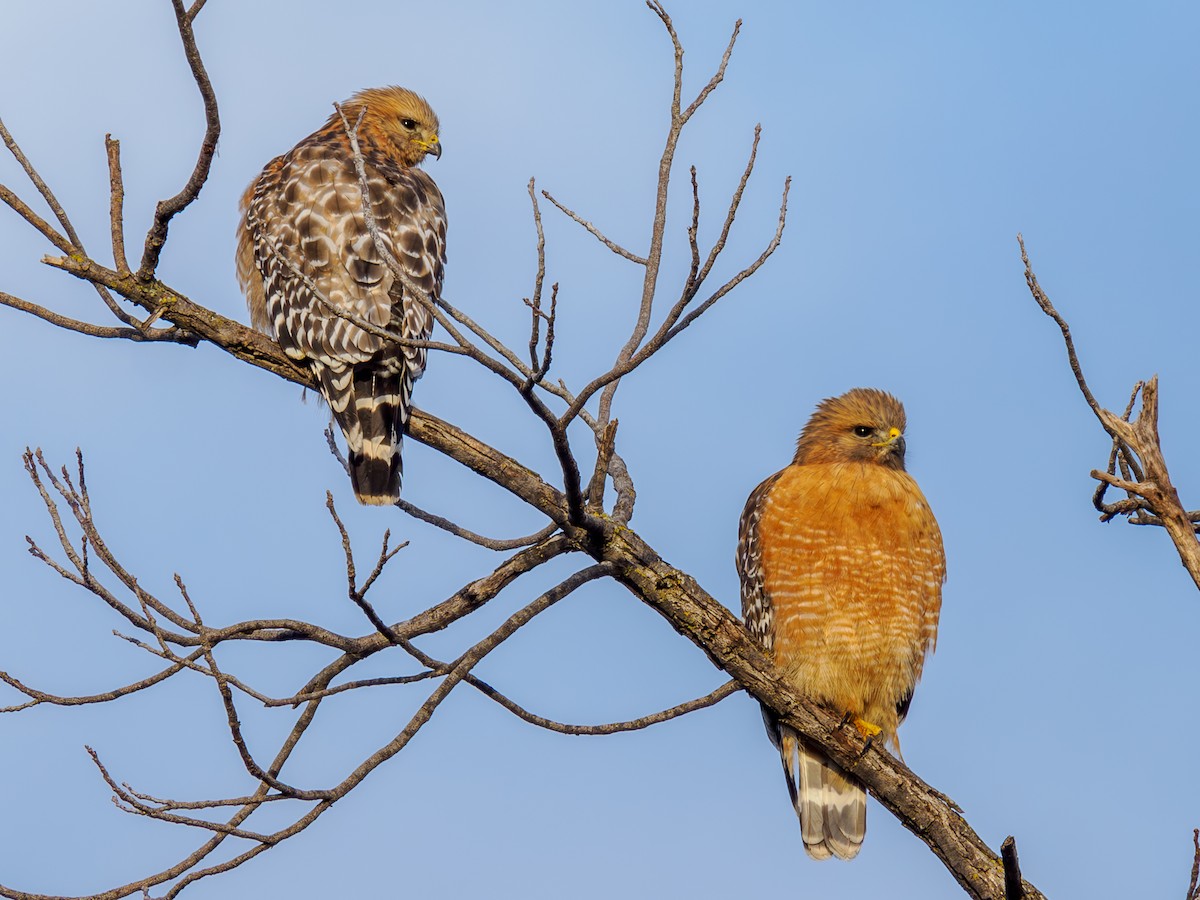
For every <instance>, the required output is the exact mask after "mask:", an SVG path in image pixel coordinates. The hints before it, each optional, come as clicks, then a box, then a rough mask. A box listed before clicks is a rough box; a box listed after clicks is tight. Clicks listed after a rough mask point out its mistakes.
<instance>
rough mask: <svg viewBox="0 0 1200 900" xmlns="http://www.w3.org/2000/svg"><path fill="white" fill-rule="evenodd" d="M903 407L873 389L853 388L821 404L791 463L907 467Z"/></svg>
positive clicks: (885, 394)
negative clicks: (905, 463)
mask: <svg viewBox="0 0 1200 900" xmlns="http://www.w3.org/2000/svg"><path fill="white" fill-rule="evenodd" d="M904 425H905V416H904V405H903V404H902V403H901V402H900V401H899V400H897V399H896V398H895V397H893V396H892V395H891V394H889V393H887V392H885V391H880V390H876V389H875V388H854V390H851V391H847V392H846V393H844V394H842V395H841V396H840V397H830V398H829V399H828V400H822V401H821V402H820V403H819V404H818V405H817V411H816V412H814V413H813V414H812V418H810V419H809V420H808V424H806V425H805V426H804V430H803V431H801V432H800V440H799V441H797V443H796V456H795V458H794V459H793V460H792V462H793V464H795V465H798V466H802V465H808V464H812V463H838V462H854V461H858V462H869V463H877V464H879V465H881V466H888V467H890V468H893V469H900V470H903V469H904Z"/></svg>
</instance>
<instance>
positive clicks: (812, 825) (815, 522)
mask: <svg viewBox="0 0 1200 900" xmlns="http://www.w3.org/2000/svg"><path fill="white" fill-rule="evenodd" d="M904 426H905V416H904V407H903V406H902V405H901V404H900V401H898V400H897V399H896V398H895V397H893V396H891V395H890V394H887V393H884V392H883V391H879V390H874V389H872V388H855V389H854V390H852V391H849V392H848V393H845V394H843V395H842V396H840V397H833V398H830V399H828V400H824V401H822V402H821V403H820V404H819V405H818V406H817V409H816V412H815V413H814V414H813V416H812V418H810V419H809V420H808V424H807V425H805V426H804V430H803V431H802V432H801V434H800V440H799V441H798V443H797V446H796V455H795V458H794V459H793V460H792V464H791V465H790V466H788V467H787V468H785V469H783V470H782V471H781V472H777V473H776V474H774V475H772V476H771V477H770V478H768V479H767V480H766V481H764V482H763V483H762V484H760V485H759V486H758V487H757V488H755V489H754V492H753V493H751V494H750V498H749V500H747V501H746V508H745V511H744V512H743V513H742V518H741V523H740V526H739V529H738V548H737V570H738V575H739V577H740V579H741V587H742V614H743V616H744V617H745V620H746V627H747V629H748V630H749V631H750V634H751V635H752V636H753V637H754V638H755V640H756V641H758V642H759V644H760V645H761V646H762V648H763V650H764V651H765V652H766V654H767V655H768V656H769V657H771V658H772V659H773V660H774V662H775V665H776V666H777V667H778V668H779V669H780V670H782V672H784V673H785V675H786V677H787V679H788V681H789V682H790V684H791V685H792V687H793V688H795V689H796V690H797V691H799V692H800V693H802V694H804V695H806V696H808V697H811V698H812V699H814V700H816V701H818V702H820V703H823V704H825V705H826V706H829V707H831V708H832V709H834V710H837V711H838V712H841V713H845V714H846V715H847V717H848V718H850V719H852V720H853V721H854V724H855V725H856V727H857V728H858V729H859V731H860V732H862V733H863V734H864V735H865V736H868V737H874V736H875V735H880V736H881V739H882V741H883V742H884V743H885V744H887V743H890V744H892V745H893V746H894V747H895V748H896V751H897V753H898V752H899V750H900V745H899V741H898V740H897V737H896V729H897V727H898V726H899V724H900V722H901V721H902V720H903V719H904V716H905V714H906V713H907V712H908V707H909V704H910V703H911V702H912V696H913V689H914V688H915V687H916V684H917V680H918V679H919V678H920V677H921V668H922V665H923V664H924V661H925V654H926V653H927V652H929V651H931V650H932V649H933V646H934V644H935V642H936V639H937V626H938V613H939V612H940V610H941V605H942V583H943V582H944V581H945V578H946V557H945V554H944V552H943V549H942V535H941V531H940V530H939V529H938V524H937V521H936V520H935V519H934V517H933V512H932V511H931V510H930V508H929V504H928V503H927V502H926V500H925V497H924V495H922V493H921V489H920V488H918V487H917V483H916V482H915V481H914V480H913V479H912V476H910V475H909V474H908V473H907V472H905V471H904V447H905V445H904ZM763 718H764V719H765V720H766V725H767V733H768V735H769V736H770V738H771V742H772V743H773V744H774V745H775V747H776V748H777V749H778V750H779V753H780V756H781V757H782V759H783V770H784V775H785V776H786V777H787V785H788V792H789V793H790V794H791V798H792V804H793V806H794V807H795V809H796V814H797V815H798V816H799V817H800V831H801V836H802V837H803V839H804V849H805V850H806V851H807V852H808V855H809V856H811V857H813V858H814V859H828V858H829V857H830V856H836V857H838V858H840V859H852V858H853V857H854V856H856V855H857V854H858V851H859V849H860V847H861V846H862V841H863V837H864V835H865V834H866V827H867V820H866V816H867V796H866V791H865V789H864V788H863V786H862V785H861V784H860V783H859V782H857V781H856V780H855V779H854V777H853V776H852V775H850V774H849V773H847V772H845V771H843V770H842V769H840V768H838V766H837V765H836V764H835V763H834V762H833V761H832V760H830V759H828V758H826V757H825V756H824V755H823V754H822V752H821V750H820V749H819V748H816V747H807V746H805V745H804V743H803V742H802V740H801V738H800V736H799V735H798V734H797V733H796V732H795V731H794V730H793V729H791V728H789V727H788V726H787V725H785V724H783V723H782V722H780V721H778V720H777V718H776V717H775V715H774V714H773V713H771V712H770V711H769V710H767V709H765V708H764V710H763Z"/></svg>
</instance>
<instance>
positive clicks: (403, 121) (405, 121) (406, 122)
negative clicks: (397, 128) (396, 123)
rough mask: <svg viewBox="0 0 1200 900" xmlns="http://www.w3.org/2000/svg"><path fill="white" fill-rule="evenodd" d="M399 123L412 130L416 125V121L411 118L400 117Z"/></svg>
mask: <svg viewBox="0 0 1200 900" xmlns="http://www.w3.org/2000/svg"><path fill="white" fill-rule="evenodd" d="M400 124H401V125H403V126H404V127H405V128H407V129H408V130H409V131H412V130H413V129H414V128H416V127H417V123H416V122H415V121H414V120H412V119H401V120H400Z"/></svg>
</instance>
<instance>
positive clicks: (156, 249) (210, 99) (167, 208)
mask: <svg viewBox="0 0 1200 900" xmlns="http://www.w3.org/2000/svg"><path fill="white" fill-rule="evenodd" d="M171 6H172V7H173V8H174V10H175V23H176V25H177V26H178V29H179V37H180V39H182V41H183V53H184V56H185V57H187V61H188V66H189V67H190V68H191V70H192V78H193V79H194V80H195V82H196V87H198V88H199V89H200V97H201V99H202V100H203V101H204V125H205V127H204V139H203V140H202V141H201V142H200V154H199V156H198V157H197V158H196V166H195V168H194V169H192V174H191V177H190V178H188V180H187V184H185V185H184V186H183V189H182V190H181V191H180V192H179V193H178V194H176V195H175V196H174V197H171V198H170V199H169V200H162V201H160V202H159V204H158V206H157V207H156V208H155V210H154V222H153V224H152V225H151V226H150V230H149V231H148V232H147V233H146V246H145V249H144V250H143V252H142V263H141V265H140V266H139V267H138V272H137V279H138V281H142V282H147V281H150V280H151V279H152V278H153V277H154V272H155V270H156V269H157V268H158V258H159V256H160V255H161V254H162V248H163V245H164V244H165V243H166V241H167V229H168V228H169V227H170V224H171V219H173V218H174V217H175V216H176V215H178V214H179V213H181V212H183V211H184V210H185V209H187V207H188V206H190V205H191V203H192V201H193V200H195V199H196V198H197V197H198V196H200V189H201V188H203V187H204V182H206V181H207V180H208V172H209V169H210V168H211V167H212V160H213V155H214V154H215V153H216V152H217V141H218V140H220V137H221V117H220V114H219V113H218V111H217V95H216V92H215V91H214V90H213V86H212V82H210V81H209V80H208V72H207V71H205V68H204V60H202V59H201V58H200V50H199V49H198V48H197V47H196V33H195V32H194V31H193V30H192V23H193V21H194V20H195V18H196V16H197V15H198V14H199V13H200V10H201V9H203V7H204V3H203V2H202V0H198V2H196V3H193V4H192V7H191V9H184V6H183V0H171ZM118 265H119V263H118Z"/></svg>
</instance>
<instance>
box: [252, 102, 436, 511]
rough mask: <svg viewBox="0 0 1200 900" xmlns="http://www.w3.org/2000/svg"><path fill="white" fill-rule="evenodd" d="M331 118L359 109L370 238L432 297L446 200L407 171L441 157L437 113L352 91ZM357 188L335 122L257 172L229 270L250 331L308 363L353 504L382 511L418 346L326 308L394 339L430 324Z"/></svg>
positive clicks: (394, 487)
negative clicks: (344, 464) (344, 455)
mask: <svg viewBox="0 0 1200 900" xmlns="http://www.w3.org/2000/svg"><path fill="white" fill-rule="evenodd" d="M364 109H365V113H364V112H363V110H364ZM342 110H343V111H344V112H345V114H346V118H347V119H348V120H349V122H350V124H351V127H353V125H354V123H355V122H356V121H357V120H358V116H359V114H360V113H363V119H362V124H361V126H360V127H359V129H358V143H359V148H360V150H361V152H362V156H363V163H364V167H365V169H366V175H367V188H368V195H369V197H370V200H371V212H372V214H373V217H374V219H375V222H376V224H377V225H378V232H379V238H380V241H381V243H382V244H383V245H384V246H385V247H386V249H387V250H388V251H389V252H390V253H391V254H392V256H393V257H395V259H396V260H397V261H398V262H399V264H400V266H401V267H402V268H403V270H404V272H405V273H406V274H407V275H408V279H409V280H410V281H411V282H413V283H415V284H416V286H418V287H419V288H421V290H423V291H424V292H425V293H426V294H427V295H431V296H432V297H433V298H436V297H438V296H439V295H440V293H441V289H442V272H443V268H444V266H445V262H446V209H445V203H444V201H443V200H442V194H441V191H439V190H438V188H437V185H436V184H434V182H433V179H432V178H430V177H429V175H427V174H426V173H425V172H424V171H422V170H421V169H418V168H416V166H417V164H418V163H420V162H421V160H423V159H424V158H425V156H426V155H428V154H430V153H432V154H433V155H434V156H437V157H440V156H441V155H442V145H441V143H440V141H439V139H438V119H437V116H436V115H435V114H434V112H433V109H431V108H430V106H429V104H428V103H426V102H425V101H424V100H423V99H422V98H421V97H419V96H417V95H416V94H414V93H413V92H412V91H409V90H406V89H404V88H400V87H385V88H372V89H368V90H364V91H359V92H358V93H357V94H355V95H354V96H353V97H351V98H350V99H349V100H347V101H346V102H345V103H344V104H342ZM359 185H360V182H359V176H358V173H357V171H356V169H355V165H354V157H353V153H352V151H351V149H350V140H349V137H348V136H347V134H346V129H345V127H344V125H343V123H342V119H341V116H339V115H338V114H337V113H335V114H334V115H332V116H330V117H329V121H327V122H326V123H325V125H324V126H323V127H322V128H321V129H320V130H319V131H316V132H315V133H313V134H311V135H309V136H308V137H306V138H305V139H304V140H302V141H301V142H300V143H298V144H297V145H296V146H295V147H293V148H292V149H291V150H289V151H288V152H287V153H285V154H283V155H282V156H278V157H276V158H275V159H273V160H271V161H270V162H269V163H267V166H266V168H264V169H263V171H262V174H261V175H259V176H258V178H256V179H255V180H254V182H253V183H252V184H251V185H250V187H249V188H248V189H247V190H246V193H245V195H244V196H243V197H242V221H241V225H240V226H239V228H238V247H237V270H238V278H239V280H240V281H241V283H242V289H243V290H244V291H245V292H246V298H247V301H248V302H249V306H250V319H251V321H252V322H253V324H254V326H255V327H256V328H258V329H259V330H261V331H264V332H266V333H267V334H269V335H271V336H273V337H275V338H276V339H277V340H278V341H279V345H280V346H281V347H282V348H283V350H284V352H286V353H287V355H288V356H290V357H292V358H293V359H297V360H303V361H305V362H307V363H308V365H309V366H310V367H311V369H312V371H313V375H314V376H315V378H316V380H317V383H318V385H319V386H320V391H321V394H322V395H323V396H324V397H325V399H326V400H327V401H328V402H329V408H330V409H331V410H332V411H333V417H334V418H335V419H336V420H337V423H338V426H339V427H340V428H341V430H342V434H344V435H345V437H346V446H347V449H348V451H349V454H348V455H349V462H350V481H351V483H352V484H353V486H354V493H355V496H356V497H358V500H359V502H360V503H365V504H374V505H387V504H393V503H395V502H396V500H397V499H398V498H399V496H400V475H401V464H400V442H401V438H402V436H403V434H404V428H405V426H406V425H407V423H408V413H409V407H410V405H411V397H412V388H413V382H415V381H416V380H417V379H418V378H420V377H421V373H422V372H423V371H424V370H425V348H424V347H412V346H401V345H399V344H397V343H396V342H394V341H391V340H389V339H387V338H386V337H384V336H381V335H378V334H372V333H371V332H368V331H366V330H365V329H363V328H360V327H359V326H358V325H356V324H353V323H352V322H351V321H349V320H347V319H345V318H342V317H340V316H339V315H338V314H337V312H335V311H334V310H337V311H338V312H341V313H344V314H350V315H352V316H354V317H356V318H358V319H359V320H363V321H365V322H368V323H370V324H371V325H374V326H377V327H378V328H382V329H385V330H387V331H390V332H392V333H395V334H398V335H399V336H400V337H402V338H404V339H406V340H425V339H428V337H429V334H430V332H431V331H432V329H433V315H432V313H431V312H430V310H429V308H428V306H427V305H426V303H425V302H424V301H422V300H420V299H417V298H416V297H413V296H412V295H411V292H410V291H409V290H408V289H407V288H406V287H404V285H403V284H402V283H401V281H400V279H398V278H396V277H395V276H394V274H393V272H392V270H391V269H390V268H389V267H388V264H387V262H385V257H384V256H383V254H381V253H380V252H379V249H378V248H377V247H376V245H375V240H374V238H373V237H372V235H371V233H370V232H369V231H368V230H367V222H366V219H365V217H364V215H363V207H362V191H361V190H360V187H359ZM331 307H332V308H331Z"/></svg>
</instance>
